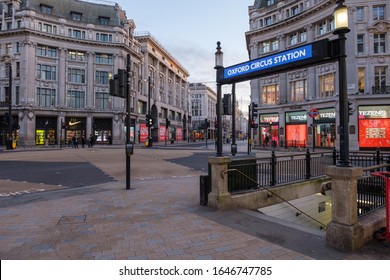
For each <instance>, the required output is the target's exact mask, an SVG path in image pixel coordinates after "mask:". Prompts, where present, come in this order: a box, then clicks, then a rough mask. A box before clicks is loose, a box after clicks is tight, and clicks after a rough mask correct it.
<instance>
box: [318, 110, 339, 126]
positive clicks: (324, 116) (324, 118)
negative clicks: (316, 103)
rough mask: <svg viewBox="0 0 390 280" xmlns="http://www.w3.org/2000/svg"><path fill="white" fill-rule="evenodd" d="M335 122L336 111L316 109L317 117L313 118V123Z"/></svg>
mask: <svg viewBox="0 0 390 280" xmlns="http://www.w3.org/2000/svg"><path fill="white" fill-rule="evenodd" d="M335 121H336V109H335V108H327V109H318V115H317V116H316V117H315V118H314V122H316V123H319V122H335Z"/></svg>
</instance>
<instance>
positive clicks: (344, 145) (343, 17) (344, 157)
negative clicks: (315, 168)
mask: <svg viewBox="0 0 390 280" xmlns="http://www.w3.org/2000/svg"><path fill="white" fill-rule="evenodd" d="M336 3H337V4H338V6H337V7H336V9H335V10H334V14H333V16H334V21H335V30H334V32H333V34H335V35H338V41H339V55H338V64H339V123H340V159H339V162H338V164H337V166H339V167H350V166H351V165H350V163H349V135H348V123H349V114H348V96H347V67H346V57H347V55H346V46H345V45H346V37H345V34H346V33H348V32H349V31H350V30H349V29H348V9H347V7H346V6H345V5H344V0H339V1H336Z"/></svg>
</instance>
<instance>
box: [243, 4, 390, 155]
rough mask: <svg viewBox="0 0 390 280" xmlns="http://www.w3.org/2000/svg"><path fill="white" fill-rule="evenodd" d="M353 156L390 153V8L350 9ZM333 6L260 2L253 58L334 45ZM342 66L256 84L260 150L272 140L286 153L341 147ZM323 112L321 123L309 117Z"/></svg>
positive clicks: (251, 40) (252, 14) (255, 9)
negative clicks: (320, 43) (369, 151)
mask: <svg viewBox="0 0 390 280" xmlns="http://www.w3.org/2000/svg"><path fill="white" fill-rule="evenodd" d="M345 5H346V6H347V7H348V11H349V29H350V30H351V31H350V32H349V33H348V34H347V84H348V99H349V101H350V102H352V104H353V105H352V107H353V111H352V115H350V121H349V138H350V149H351V150H359V149H367V148H368V149H369V148H381V149H389V148H390V140H389V139H390V102H389V97H390V71H389V65H390V47H389V46H390V36H389V31H390V3H389V1H388V0H382V1H380V0H367V1H345ZM335 8H336V4H335V1H318V0H310V1H278V0H273V1H268V0H267V1H264V0H260V1H258V0H257V1H255V2H254V5H253V6H251V7H249V18H250V31H248V32H247V33H246V38H247V47H248V50H249V52H250V58H251V59H256V58H259V57H264V56H267V55H270V54H273V53H276V52H280V51H283V50H287V49H290V48H294V47H297V46H300V45H304V44H308V43H311V42H315V41H318V40H321V39H325V38H329V39H331V40H332V39H336V38H337V36H336V35H334V34H333V30H334V19H333V11H334V9H335ZM338 84H339V80H338V63H337V62H331V63H326V64H322V65H317V66H314V67H309V68H305V69H297V70H293V71H289V72H286V73H282V74H279V75H272V76H268V77H264V78H259V79H256V80H252V81H251V92H252V101H254V102H256V103H258V104H259V116H258V118H257V119H258V124H259V129H258V130H255V135H256V137H257V140H258V144H263V143H264V139H265V138H266V137H267V136H269V137H270V138H271V139H272V140H274V141H275V142H276V143H277V144H278V145H280V146H305V147H318V148H332V147H335V146H338V142H339V135H338V129H337V127H338V126H339V125H340V124H339V118H338V114H339V102H338V95H339V92H338V88H339V87H338ZM311 109H316V110H318V112H319V114H318V116H317V117H315V118H311V117H309V116H308V112H309V111H310V110H311Z"/></svg>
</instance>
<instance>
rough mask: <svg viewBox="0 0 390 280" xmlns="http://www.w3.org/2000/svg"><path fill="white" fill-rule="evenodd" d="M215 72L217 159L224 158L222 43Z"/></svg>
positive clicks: (219, 47)
mask: <svg viewBox="0 0 390 280" xmlns="http://www.w3.org/2000/svg"><path fill="white" fill-rule="evenodd" d="M214 69H215V70H217V79H216V80H217V125H218V127H217V157H221V156H222V85H221V83H220V78H221V71H222V74H223V52H222V51H221V42H217V51H216V52H215V67H214Z"/></svg>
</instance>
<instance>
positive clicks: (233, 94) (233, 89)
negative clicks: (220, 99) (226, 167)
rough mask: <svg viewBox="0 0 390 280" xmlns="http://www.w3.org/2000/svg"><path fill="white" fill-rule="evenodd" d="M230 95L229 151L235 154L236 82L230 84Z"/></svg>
mask: <svg viewBox="0 0 390 280" xmlns="http://www.w3.org/2000/svg"><path fill="white" fill-rule="evenodd" d="M232 96H233V100H232V103H233V105H232V106H233V110H232V130H233V134H232V145H231V152H232V155H233V156H235V155H236V154H237V143H236V84H233V85H232Z"/></svg>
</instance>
